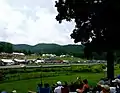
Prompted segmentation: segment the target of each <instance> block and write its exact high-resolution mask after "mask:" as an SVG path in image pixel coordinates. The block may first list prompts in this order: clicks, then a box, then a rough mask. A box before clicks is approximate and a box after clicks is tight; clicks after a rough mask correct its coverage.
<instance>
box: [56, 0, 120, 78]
mask: <svg viewBox="0 0 120 93" xmlns="http://www.w3.org/2000/svg"><path fill="white" fill-rule="evenodd" d="M55 3H56V5H55V7H57V11H58V15H57V16H56V20H57V21H59V23H61V22H62V20H66V21H73V20H72V19H74V21H75V23H76V25H75V29H74V30H73V32H72V34H71V38H72V39H74V42H75V43H77V42H81V43H82V44H84V45H85V46H86V47H89V49H90V51H94V52H97V53H101V52H107V64H108V65H107V69H108V71H107V77H108V78H109V79H112V78H113V77H114V55H113V53H114V51H115V50H117V49H119V48H120V44H119V40H120V36H119V22H120V13H119V12H120V1H119V0H114V1H113V0H58V2H57V1H55ZM90 39H91V40H92V41H90ZM87 49H88V48H87ZM86 53H87V52H86ZM88 53H89V54H91V53H90V52H88Z"/></svg>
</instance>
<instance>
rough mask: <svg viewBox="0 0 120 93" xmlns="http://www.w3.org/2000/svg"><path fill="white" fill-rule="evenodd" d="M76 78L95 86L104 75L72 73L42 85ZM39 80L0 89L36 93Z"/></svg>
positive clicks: (10, 84)
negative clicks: (34, 92)
mask: <svg viewBox="0 0 120 93" xmlns="http://www.w3.org/2000/svg"><path fill="white" fill-rule="evenodd" d="M115 73H116V74H119V73H120V70H116V71H115ZM46 74H47V73H46ZM77 76H81V77H82V79H85V78H87V79H88V81H89V84H90V85H92V86H93V85H95V84H96V82H98V81H99V79H100V78H102V77H104V73H73V74H71V75H60V76H56V77H45V78H43V83H44V82H45V83H49V84H53V83H55V82H56V81H58V80H61V81H68V82H71V81H74V80H75V79H76V77H77ZM40 80H41V79H40V78H39V79H29V80H21V81H14V82H7V83H2V84H0V89H2V90H7V91H12V90H13V89H15V90H17V91H18V92H17V93H27V91H28V90H32V91H36V85H37V84H38V83H40Z"/></svg>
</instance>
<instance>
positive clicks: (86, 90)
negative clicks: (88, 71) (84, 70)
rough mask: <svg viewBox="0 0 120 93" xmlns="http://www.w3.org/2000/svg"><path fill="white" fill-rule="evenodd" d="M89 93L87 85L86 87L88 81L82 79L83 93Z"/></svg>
mask: <svg viewBox="0 0 120 93" xmlns="http://www.w3.org/2000/svg"><path fill="white" fill-rule="evenodd" d="M87 92H89V85H88V80H87V79H84V80H83V93H87Z"/></svg>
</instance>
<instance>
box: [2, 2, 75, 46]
mask: <svg viewBox="0 0 120 93" xmlns="http://www.w3.org/2000/svg"><path fill="white" fill-rule="evenodd" d="M54 2H55V1H54V0H0V41H7V42H11V43H13V44H30V45H35V44H37V43H57V44H61V45H66V44H73V43H74V42H73V40H72V39H71V37H70V33H71V31H72V29H73V28H74V23H73V22H71V23H69V22H63V23H62V24H59V23H58V22H57V21H56V20H55V16H56V15H57V11H56V9H55V8H54V4H55V3H54Z"/></svg>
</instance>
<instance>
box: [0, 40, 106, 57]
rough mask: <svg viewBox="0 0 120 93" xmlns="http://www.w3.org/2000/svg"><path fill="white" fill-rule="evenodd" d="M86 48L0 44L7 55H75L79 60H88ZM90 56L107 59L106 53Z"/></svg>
mask: <svg viewBox="0 0 120 93" xmlns="http://www.w3.org/2000/svg"><path fill="white" fill-rule="evenodd" d="M84 48H85V47H84V46H82V45H64V46H62V45H57V44H44V43H41V44H37V45H35V46H30V45H26V44H18V45H14V44H11V43H7V42H0V52H6V53H12V52H22V53H24V54H26V55H30V54H33V53H35V54H38V55H42V54H43V53H44V54H45V53H47V54H56V55H57V56H60V55H65V54H69V55H73V56H74V57H79V58H87V57H88V55H85V54H84V52H85V50H84ZM87 54H89V55H90V57H88V59H105V58H106V53H102V54H101V55H99V54H97V53H95V52H92V53H91V54H90V53H87Z"/></svg>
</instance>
